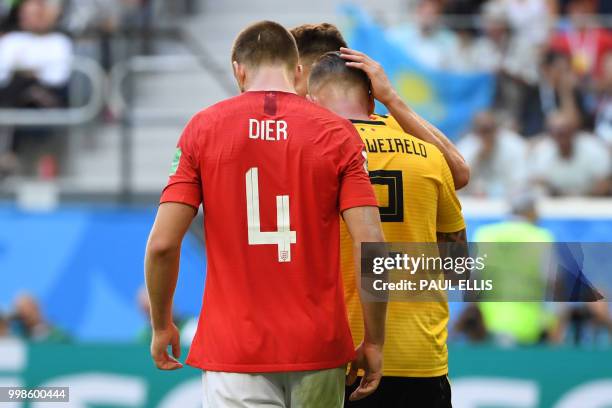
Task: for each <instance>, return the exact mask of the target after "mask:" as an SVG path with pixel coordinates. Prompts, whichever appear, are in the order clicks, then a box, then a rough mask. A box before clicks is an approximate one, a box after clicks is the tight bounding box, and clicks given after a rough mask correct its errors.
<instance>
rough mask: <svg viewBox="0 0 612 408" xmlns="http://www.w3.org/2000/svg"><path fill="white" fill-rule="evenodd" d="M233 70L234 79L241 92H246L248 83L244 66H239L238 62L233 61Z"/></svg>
mask: <svg viewBox="0 0 612 408" xmlns="http://www.w3.org/2000/svg"><path fill="white" fill-rule="evenodd" d="M232 70H233V71H234V78H235V79H236V83H237V84H238V88H239V89H240V92H244V89H245V86H244V83H245V82H246V70H245V69H244V66H243V65H242V64H239V63H238V61H233V62H232Z"/></svg>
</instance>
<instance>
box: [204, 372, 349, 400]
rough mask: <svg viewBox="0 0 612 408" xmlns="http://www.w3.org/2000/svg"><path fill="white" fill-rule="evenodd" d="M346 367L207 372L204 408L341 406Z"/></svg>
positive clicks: (205, 376) (205, 373) (205, 374)
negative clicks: (248, 372)
mask: <svg viewBox="0 0 612 408" xmlns="http://www.w3.org/2000/svg"><path fill="white" fill-rule="evenodd" d="M345 373H346V369H345V367H339V368H332V369H329V370H318V371H293V372H283V373H261V374H243V373H225V372H217V371H204V372H203V374H202V385H203V388H204V395H203V403H204V405H203V406H204V408H251V407H257V408H272V407H274V408H319V407H320V408H341V407H342V406H343V405H344V379H345Z"/></svg>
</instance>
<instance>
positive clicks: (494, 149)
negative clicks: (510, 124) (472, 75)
mask: <svg viewBox="0 0 612 408" xmlns="http://www.w3.org/2000/svg"><path fill="white" fill-rule="evenodd" d="M457 147H458V148H459V150H460V151H461V153H462V154H463V156H464V158H465V160H466V161H467V163H468V164H469V165H470V167H471V180H470V183H469V184H468V185H467V187H466V193H467V194H473V195H479V196H489V197H499V196H501V195H502V194H504V192H506V191H508V190H510V189H512V188H517V187H520V186H521V185H523V184H524V183H525V182H526V181H527V169H526V158H527V147H526V143H525V141H524V140H523V139H522V138H521V137H520V136H519V135H517V134H516V133H514V132H512V131H510V130H507V129H503V128H500V127H499V125H498V123H497V120H496V118H495V116H494V115H493V114H492V113H491V112H482V113H480V114H478V115H477V116H476V118H475V119H474V123H473V126H472V132H471V133H470V134H468V135H467V136H465V137H464V138H463V139H462V140H461V141H460V142H459V144H458V146H457ZM509 169H512V171H509Z"/></svg>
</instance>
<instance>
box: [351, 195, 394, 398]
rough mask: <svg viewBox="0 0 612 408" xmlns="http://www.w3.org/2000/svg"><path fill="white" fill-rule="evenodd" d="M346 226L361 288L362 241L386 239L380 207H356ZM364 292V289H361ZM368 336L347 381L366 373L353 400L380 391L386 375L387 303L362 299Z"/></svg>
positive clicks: (358, 285) (359, 350)
mask: <svg viewBox="0 0 612 408" xmlns="http://www.w3.org/2000/svg"><path fill="white" fill-rule="evenodd" d="M342 216H343V217H344V221H345V222H346V226H347V228H348V231H349V233H350V234H351V237H352V239H353V256H354V265H355V280H356V284H357V288H358V290H359V288H361V244H362V243H363V242H383V241H384V236H383V232H382V227H381V225H380V215H379V212H378V207H355V208H350V209H348V210H345V211H344V212H343V213H342ZM359 292H360V290H359ZM361 308H362V311H363V320H364V328H365V336H364V339H363V343H362V344H361V345H360V346H359V348H358V349H357V358H356V359H355V361H353V362H352V363H351V368H350V371H349V376H348V379H347V383H348V384H349V385H350V384H352V383H353V382H354V381H355V379H356V377H357V371H358V370H359V369H360V368H361V369H363V370H364V372H365V374H364V376H363V378H362V380H361V383H360V384H359V387H358V388H357V389H356V390H355V391H354V392H353V393H352V394H351V396H350V397H349V399H350V400H351V401H355V400H359V399H362V398H365V397H366V396H368V395H370V394H371V393H372V392H374V391H375V390H376V388H377V387H378V384H379V383H380V380H381V378H382V349H383V345H384V342H385V320H386V315H387V303H385V302H367V301H364V299H363V298H362V299H361Z"/></svg>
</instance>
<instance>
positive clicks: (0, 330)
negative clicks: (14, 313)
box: [0, 312, 10, 339]
mask: <svg viewBox="0 0 612 408" xmlns="http://www.w3.org/2000/svg"><path fill="white" fill-rule="evenodd" d="M9 335H10V332H9V321H8V319H7V317H6V316H5V315H4V314H2V313H1V312H0V339H2V338H3V337H9Z"/></svg>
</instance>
